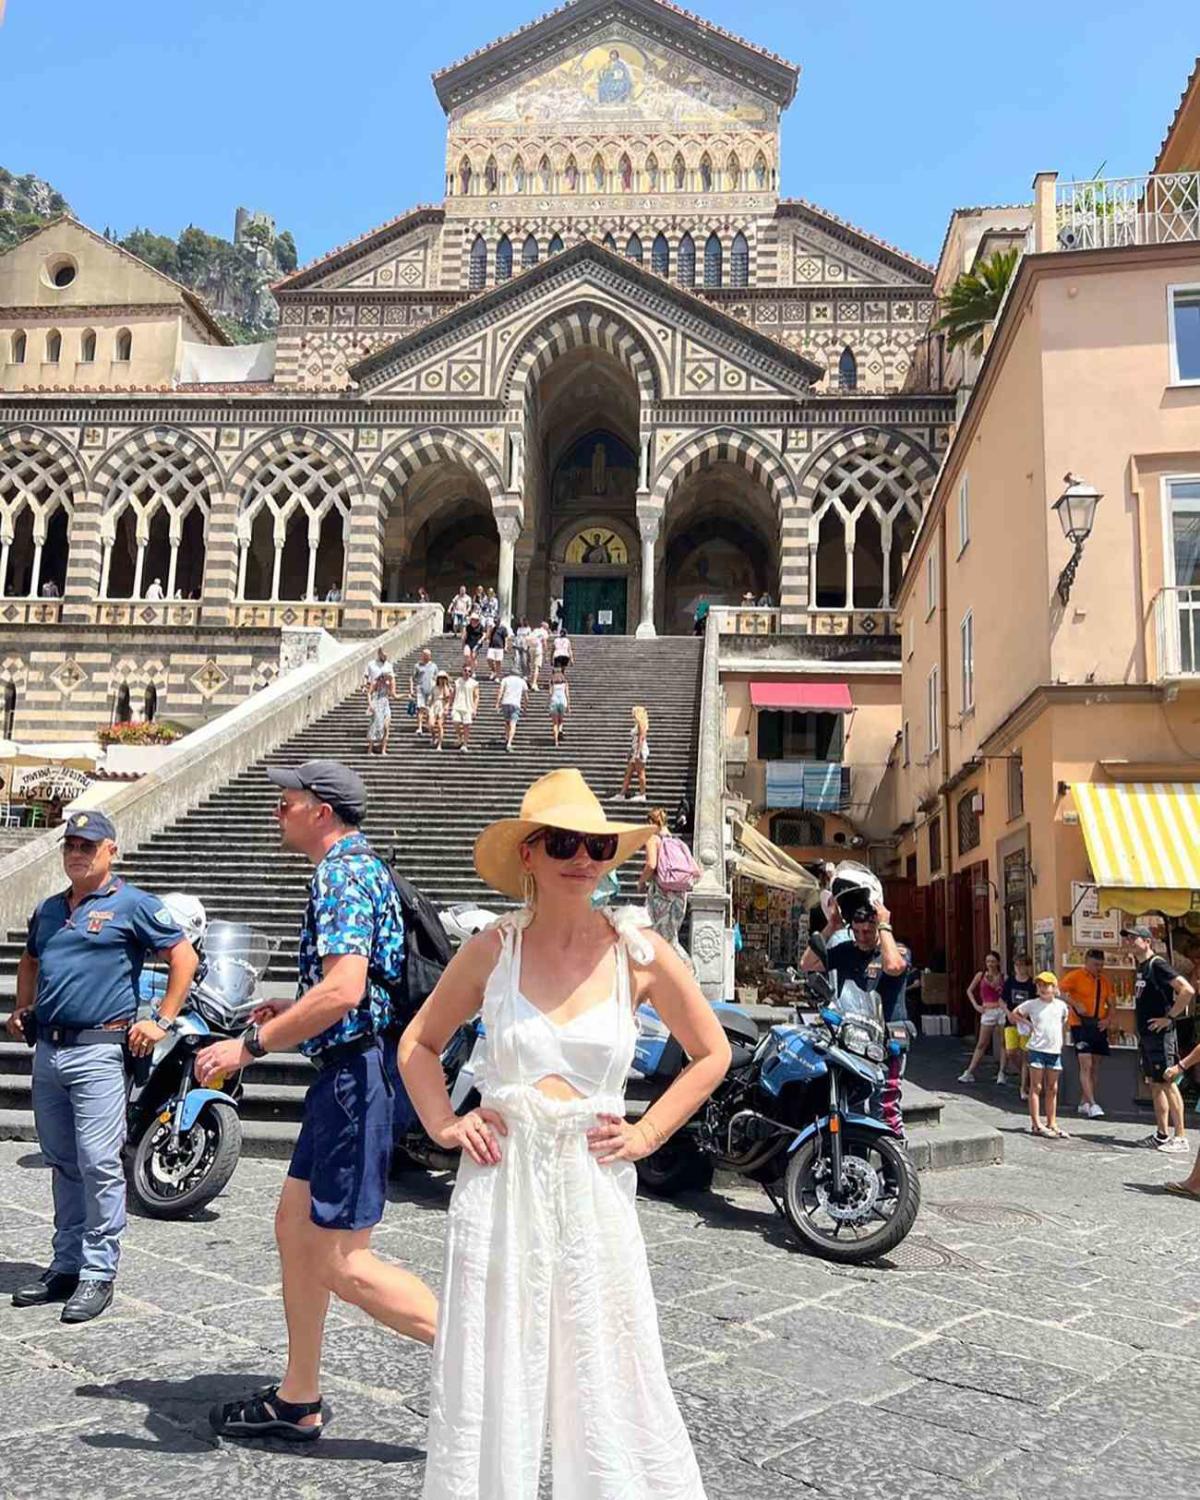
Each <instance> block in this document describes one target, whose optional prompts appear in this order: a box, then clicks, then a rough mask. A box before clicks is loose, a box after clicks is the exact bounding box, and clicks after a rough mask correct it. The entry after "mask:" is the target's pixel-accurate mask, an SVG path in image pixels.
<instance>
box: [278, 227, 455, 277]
mask: <svg viewBox="0 0 1200 1500" xmlns="http://www.w3.org/2000/svg"><path fill="white" fill-rule="evenodd" d="M442 219H443V213H442V210H441V209H440V208H434V207H431V206H425V205H422V206H420V207H418V208H414V209H410V210H409V211H408V212H407V213H403V214H401V215H400V216H399V217H398V218H395V219H390V220H389V221H388V222H387V223H386V224H381V225H379V227H378V228H376V229H369V230H367V232H366V233H365V234H363V235H360V236H359V238H358V239H356V240H351V241H350V243H349V244H346V245H339V246H338V247H337V249H336V250H330V251H329V252H328V253H327V254H325V255H322V256H320V257H319V258H318V259H317V260H314V261H310V262H309V264H308V265H306V266H301V267H300V268H299V269H298V270H296V271H292V272H291V273H290V275H287V276H285V277H283V278H282V280H280V281H277V282H276V283H275V285H274V286H273V287H272V291H274V292H275V293H276V295H278V294H279V293H284V294H286V293H288V292H295V291H300V290H305V291H312V290H315V289H317V288H321V289H327V290H330V291H381V292H383V291H401V292H403V291H417V290H420V289H421V288H423V287H431V286H433V285H435V283H436V279H437V252H438V243H439V239H440V236H441V225H442Z"/></svg>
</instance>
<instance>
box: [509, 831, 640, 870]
mask: <svg viewBox="0 0 1200 1500" xmlns="http://www.w3.org/2000/svg"><path fill="white" fill-rule="evenodd" d="M529 842H530V843H531V844H536V843H539V842H540V843H541V844H542V845H543V847H544V848H545V850H546V853H547V854H548V855H549V856H550V858H551V859H573V858H574V857H575V855H576V854H578V852H579V846H580V844H582V845H583V847H584V848H585V849H586V850H587V856H588V858H589V859H591V860H594V861H595V862H596V864H598V865H603V864H607V863H608V861H609V860H610V859H615V858H616V857H617V845H618V843H619V842H620V840H619V839H618V838H617V835H616V834H615V833H576V832H575V830H574V829H573V828H543V829H542V831H541V833H539V834H535V835H534V837H533V838H531V839H530V840H529Z"/></svg>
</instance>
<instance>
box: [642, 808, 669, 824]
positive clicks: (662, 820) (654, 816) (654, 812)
mask: <svg viewBox="0 0 1200 1500" xmlns="http://www.w3.org/2000/svg"><path fill="white" fill-rule="evenodd" d="M646 821H647V822H648V823H653V824H654V826H655V828H658V829H663V828H665V827H666V826H667V814H666V810H665V809H664V808H661V807H652V808H651V809H650V811H649V812H648V813H647V814H646Z"/></svg>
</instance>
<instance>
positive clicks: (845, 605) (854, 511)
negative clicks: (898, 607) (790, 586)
mask: <svg viewBox="0 0 1200 1500" xmlns="http://www.w3.org/2000/svg"><path fill="white" fill-rule="evenodd" d="M920 519H921V488H920V485H919V484H918V482H917V480H916V478H915V477H914V476H913V475H912V474H911V473H910V472H909V471H908V469H906V468H905V467H904V465H903V464H902V463H901V462H900V460H899V459H898V458H896V457H895V456H894V455H893V454H891V453H887V452H878V451H874V450H872V449H862V450H860V451H859V452H855V453H848V454H847V455H846V456H845V457H844V458H843V459H841V460H839V462H838V463H836V464H835V465H834V466H833V468H832V469H830V470H829V472H828V473H827V474H825V475H824V477H823V478H822V479H821V482H820V484H819V485H818V486H817V493H816V496H815V498H814V500H813V512H812V519H811V520H810V522H809V542H808V547H809V568H808V576H809V579H810V580H811V582H810V588H811V589H812V593H811V594H810V598H809V607H810V608H811V609H890V608H891V607H892V601H893V599H895V597H896V591H897V590H898V589H899V587H900V576H901V572H902V570H903V567H904V559H905V555H906V553H907V552H908V550H909V548H910V547H911V546H912V541H913V537H914V535H915V534H916V528H917V523H918V522H919V521H920Z"/></svg>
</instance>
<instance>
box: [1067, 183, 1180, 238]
mask: <svg viewBox="0 0 1200 1500" xmlns="http://www.w3.org/2000/svg"><path fill="white" fill-rule="evenodd" d="M1055 232H1056V237H1057V248H1058V249H1059V250H1106V249H1110V248H1112V247H1114V246H1119V245H1167V244H1175V243H1178V242H1179V241H1182V240H1196V239H1200V172H1171V173H1163V174H1161V175H1157V176H1156V175H1151V176H1146V177H1110V178H1097V179H1096V180H1094V181H1092V182H1060V183H1058V184H1056V188H1055ZM1046 248H1049V247H1046Z"/></svg>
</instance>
